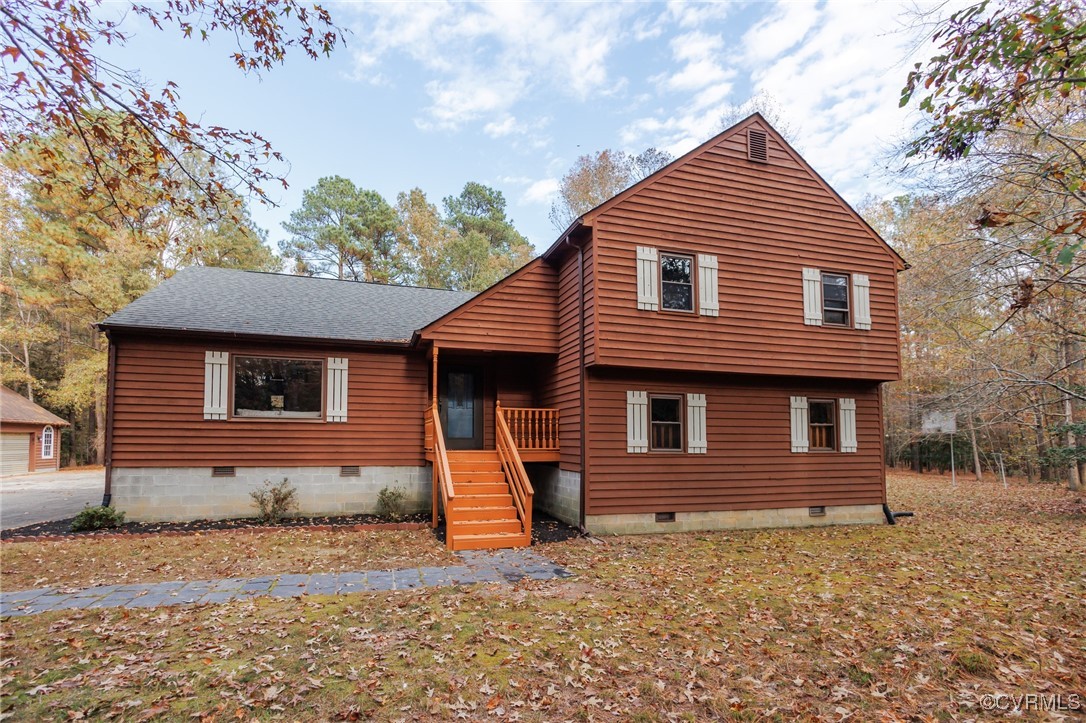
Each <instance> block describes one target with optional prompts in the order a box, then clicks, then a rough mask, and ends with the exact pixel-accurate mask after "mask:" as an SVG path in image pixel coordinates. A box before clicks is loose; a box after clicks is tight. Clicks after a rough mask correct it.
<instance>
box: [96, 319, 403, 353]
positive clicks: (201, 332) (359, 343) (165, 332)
mask: <svg viewBox="0 0 1086 723" xmlns="http://www.w3.org/2000/svg"><path fill="white" fill-rule="evenodd" d="M96 326H97V327H98V329H99V330H101V331H103V332H105V333H106V334H107V335H108V334H109V333H110V332H122V333H126V334H143V335H149V336H176V337H182V338H186V339H191V338H202V339H214V340H217V341H275V342H284V341H288V342H291V343H294V344H302V345H305V344H318V345H320V346H350V347H377V348H392V349H408V348H410V347H411V339H340V338H334V337H311V336H305V337H300V336H292V335H287V334H246V333H244V332H228V331H209V330H206V329H171V328H167V327H156V326H129V325H122V324H106V323H105V322H99V323H98V324H96Z"/></svg>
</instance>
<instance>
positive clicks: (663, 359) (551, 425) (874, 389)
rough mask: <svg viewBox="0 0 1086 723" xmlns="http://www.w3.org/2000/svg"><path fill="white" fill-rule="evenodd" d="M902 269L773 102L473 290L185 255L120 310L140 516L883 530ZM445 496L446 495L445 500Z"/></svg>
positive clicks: (114, 456) (131, 493)
mask: <svg viewBox="0 0 1086 723" xmlns="http://www.w3.org/2000/svg"><path fill="white" fill-rule="evenodd" d="M903 268H904V263H903V261H902V259H901V258H900V257H899V256H898V255H897V254H896V253H895V252H894V251H893V250H892V249H891V248H890V247H889V246H888V245H887V244H886V243H885V242H884V241H883V240H882V239H881V238H880V237H879V236H878V235H877V234H876V233H875V232H874V231H873V230H872V229H871V228H870V227H869V226H868V225H867V224H866V223H865V222H864V221H863V220H862V219H861V218H860V217H859V215H857V214H856V212H855V211H854V210H853V209H852V208H850V207H849V205H848V204H847V203H845V202H844V201H843V200H842V199H841V198H840V196H838V195H837V194H836V193H835V192H834V191H833V190H832V189H831V188H830V187H829V186H828V185H827V184H826V183H825V181H823V180H822V179H821V178H820V177H819V176H818V175H817V174H816V173H815V172H814V171H813V170H812V169H811V168H810V167H809V166H808V165H807V163H806V162H805V161H804V160H803V159H802V158H801V157H800V156H799V155H798V154H797V153H796V152H795V150H793V149H792V148H791V147H789V146H788V144H787V143H786V142H785V141H784V140H783V139H782V138H781V137H780V136H779V135H778V134H777V133H776V131H774V130H773V129H772V128H771V127H770V126H769V124H768V123H766V121H765V120H764V119H763V118H762V117H761V116H759V115H754V116H751V117H750V118H748V119H746V120H745V121H743V122H741V123H739V124H738V125H736V126H734V127H733V128H731V129H729V130H727V131H725V132H724V133H722V134H720V135H718V136H717V137H715V138H713V139H711V140H710V141H708V142H707V143H705V144H703V145H702V146H700V147H698V148H696V149H695V150H693V151H691V152H690V153H688V154H686V155H685V156H683V157H682V158H680V159H678V160H676V161H675V162H674V163H672V164H670V165H669V166H667V167H665V168H663V169H661V170H660V171H658V172H657V173H655V174H653V175H652V176H649V177H648V178H646V179H644V180H643V181H641V182H639V183H637V184H636V185H634V186H632V187H631V188H629V189H627V190H626V191H624V192H622V193H620V194H618V195H617V196H615V197H614V198H612V199H610V200H608V201H607V202H605V203H603V204H602V205H600V206H598V207H597V208H595V209H593V210H591V211H589V212H588V213H586V214H585V215H584V216H582V217H581V218H579V219H577V220H576V221H575V222H574V223H573V224H572V225H571V226H570V227H569V228H568V229H567V230H566V231H565V232H564V233H562V234H561V236H560V237H559V238H558V239H557V240H556V241H555V242H554V244H553V245H552V246H551V247H550V248H548V249H547V250H546V251H545V252H544V253H543V254H542V256H540V257H539V258H537V259H535V260H534V261H532V262H531V263H529V264H527V265H526V266H524V267H523V268H521V269H520V270H518V271H517V272H515V273H514V274H512V275H511V276H509V277H508V278H506V279H505V280H503V281H501V282H499V283H498V284H495V285H494V286H493V287H491V288H489V289H487V290H485V291H483V292H481V293H479V294H466V293H457V292H451V291H440V290H434V289H419V288H404V287H394V286H379V285H370V284H362V283H355V282H346V281H334V280H328V279H313V278H299V277H291V276H282V275H274V274H258V273H249V272H240V271H227V270H221V269H189V270H186V271H182V272H180V273H178V274H177V275H176V276H174V277H173V278H172V279H170V280H169V281H166V282H165V283H163V284H162V285H161V286H159V287H158V288H156V289H154V290H153V291H151V292H150V293H148V294H147V295H146V296H144V297H143V298H141V299H139V300H137V301H136V302H134V303H133V304H131V305H130V306H128V307H127V308H125V309H123V310H121V311H120V312H119V313H117V314H115V315H113V316H111V317H110V318H108V319H106V320H105V321H104V322H103V323H102V324H101V328H102V329H104V330H105V331H106V333H107V334H108V336H109V340H110V364H109V389H110V404H109V414H108V420H107V421H108V424H107V426H108V432H107V438H108V451H107V457H108V476H107V494H106V499H107V501H108V500H110V499H112V502H113V504H114V505H116V506H117V507H119V508H121V509H123V510H125V511H126V512H127V513H128V515H129V517H130V518H131V519H136V520H149V519H185V518H194V517H224V516H236V515H245V514H250V513H251V504H250V499H249V494H248V493H249V491H250V490H251V489H253V488H254V487H255V486H257V485H258V484H259V483H261V482H263V481H264V480H265V479H270V480H273V481H277V480H278V479H281V478H288V479H289V480H290V481H291V483H292V484H294V485H295V486H296V487H297V488H298V492H299V498H300V504H301V510H302V511H303V512H308V513H326V514H334V513H352V512H361V511H371V510H373V509H374V506H375V503H376V497H377V494H378V493H379V492H380V490H381V489H383V488H385V487H389V488H400V489H402V490H403V491H404V492H405V493H406V494H407V498H408V500H409V502H410V504H411V505H412V506H413V507H414V508H415V509H420V510H421V509H430V510H431V511H432V512H433V515H434V519H435V521H436V519H437V517H438V514H439V512H440V511H442V510H443V511H444V514H445V517H446V518H447V520H448V522H449V534H448V536H447V537H448V541H449V544H450V547H453V548H458V549H459V548H472V547H500V546H509V545H517V544H528V542H529V541H530V518H531V515H532V513H533V510H542V511H544V512H547V513H549V514H551V515H553V516H555V517H557V518H560V519H562V520H565V521H567V522H570V523H572V524H575V525H581V526H583V527H584V528H586V529H587V530H589V531H592V532H595V533H622V532H656V531H672V530H689V529H708V528H730V527H758V526H781V525H808V524H839V523H877V522H880V521H882V520H883V508H882V506H883V504H884V503H885V500H886V487H885V470H884V465H883V432H882V401H881V397H880V393H879V385H880V384H881V383H883V382H886V381H890V380H894V379H897V378H898V377H899V373H900V361H899V349H898V322H897V303H896V298H897V296H896V295H897V285H896V274H897V272H899V271H901V270H902V269H903ZM439 508H440V509H439Z"/></svg>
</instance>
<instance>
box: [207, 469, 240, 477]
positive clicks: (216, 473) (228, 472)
mask: <svg viewBox="0 0 1086 723" xmlns="http://www.w3.org/2000/svg"><path fill="white" fill-rule="evenodd" d="M211 476H212V477H233V476H234V468H233V467H212V468H211Z"/></svg>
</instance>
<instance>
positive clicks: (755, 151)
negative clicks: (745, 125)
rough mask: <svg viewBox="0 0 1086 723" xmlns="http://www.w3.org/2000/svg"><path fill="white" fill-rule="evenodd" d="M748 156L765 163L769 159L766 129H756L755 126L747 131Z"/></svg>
mask: <svg viewBox="0 0 1086 723" xmlns="http://www.w3.org/2000/svg"><path fill="white" fill-rule="evenodd" d="M747 158H749V159H750V160H752V161H758V162H760V163H765V162H766V161H768V160H769V156H768V152H767V151H766V133H765V131H759V130H755V129H754V128H751V129H750V130H748V131H747Z"/></svg>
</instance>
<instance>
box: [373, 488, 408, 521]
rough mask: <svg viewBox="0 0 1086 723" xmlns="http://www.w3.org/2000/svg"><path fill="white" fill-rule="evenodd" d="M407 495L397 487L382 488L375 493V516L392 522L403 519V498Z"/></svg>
mask: <svg viewBox="0 0 1086 723" xmlns="http://www.w3.org/2000/svg"><path fill="white" fill-rule="evenodd" d="M406 497H407V495H406V494H405V493H404V491H403V490H401V489H399V488H393V489H389V488H388V487H385V488H383V489H382V490H381V491H380V492H378V493H377V516H378V517H383V518H385V519H388V520H392V521H393V522H397V521H399V520H401V519H403V516H404V511H403V507H404V499H406Z"/></svg>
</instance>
